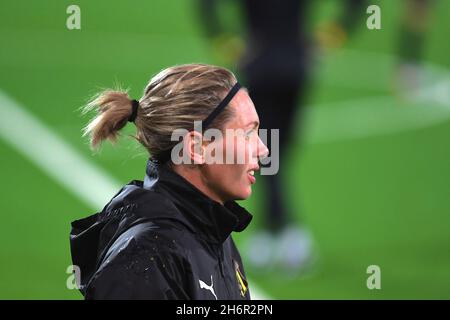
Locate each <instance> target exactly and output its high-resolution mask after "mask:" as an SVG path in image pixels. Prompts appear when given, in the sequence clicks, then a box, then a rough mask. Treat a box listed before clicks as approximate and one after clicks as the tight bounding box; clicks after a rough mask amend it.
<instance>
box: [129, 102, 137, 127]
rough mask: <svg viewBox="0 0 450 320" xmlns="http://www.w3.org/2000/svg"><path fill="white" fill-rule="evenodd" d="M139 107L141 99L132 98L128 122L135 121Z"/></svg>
mask: <svg viewBox="0 0 450 320" xmlns="http://www.w3.org/2000/svg"><path fill="white" fill-rule="evenodd" d="M138 107H139V101H137V100H131V115H130V117H129V118H128V122H134V120H136V116H137V110H138Z"/></svg>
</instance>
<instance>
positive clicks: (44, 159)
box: [0, 90, 271, 300]
mask: <svg viewBox="0 0 450 320" xmlns="http://www.w3.org/2000/svg"><path fill="white" fill-rule="evenodd" d="M0 136H1V137H2V139H3V140H4V141H6V142H7V143H9V144H10V145H11V146H12V147H13V148H14V149H15V150H16V151H17V152H19V153H20V154H22V155H23V156H24V157H26V158H27V159H29V160H30V161H31V162H32V163H34V164H35V165H36V166H37V167H38V168H39V169H41V170H42V171H43V172H45V173H46V174H47V175H49V176H50V177H51V178H53V179H54V180H55V181H57V182H58V183H60V184H61V185H62V186H63V187H64V188H66V190H68V191H69V192H71V193H72V194H74V195H75V196H76V197H77V198H79V199H80V200H81V201H83V202H84V203H85V204H87V205H88V206H90V207H92V208H93V210H99V209H100V210H101V208H103V206H104V205H105V204H106V203H107V201H109V200H110V198H111V197H112V196H113V195H114V194H115V193H116V192H117V191H118V190H119V189H120V187H121V185H120V184H119V183H118V182H117V181H116V180H115V179H114V178H113V177H111V176H110V175H109V174H108V173H107V172H106V171H104V170H102V169H101V168H99V167H97V166H95V165H94V164H92V162H90V161H89V160H87V159H86V158H85V157H84V156H83V155H82V154H81V153H79V152H78V151H77V150H76V149H74V148H73V147H71V146H70V145H69V144H68V143H66V142H65V141H64V140H63V139H62V138H60V137H59V136H58V134H57V133H56V132H54V131H52V130H51V129H50V128H49V127H48V126H46V125H45V124H44V123H42V122H41V121H40V120H39V119H37V118H36V117H35V116H34V115H32V114H31V113H30V112H28V111H27V110H26V109H25V108H24V107H22V106H21V105H20V104H19V103H18V102H16V101H14V100H13V99H12V98H10V97H9V96H7V95H6V94H5V93H4V92H3V91H1V90H0ZM250 283H251V284H252V285H251V294H252V297H253V298H254V299H261V300H265V299H271V298H270V296H269V295H268V294H267V293H265V292H264V291H262V290H261V289H259V288H258V287H257V286H256V285H255V284H254V282H252V281H250Z"/></svg>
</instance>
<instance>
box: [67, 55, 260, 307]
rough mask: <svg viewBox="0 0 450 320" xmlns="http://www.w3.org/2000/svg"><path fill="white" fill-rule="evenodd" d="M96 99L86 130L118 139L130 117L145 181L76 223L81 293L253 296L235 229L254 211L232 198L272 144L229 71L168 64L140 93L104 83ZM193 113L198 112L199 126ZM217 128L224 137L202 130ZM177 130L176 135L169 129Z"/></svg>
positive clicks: (95, 142)
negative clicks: (142, 153) (145, 157)
mask: <svg viewBox="0 0 450 320" xmlns="http://www.w3.org/2000/svg"><path fill="white" fill-rule="evenodd" d="M92 108H98V115H97V116H96V118H94V119H93V120H92V121H91V122H90V123H89V124H88V125H87V127H86V128H85V134H89V135H90V136H91V143H92V146H93V147H94V148H97V147H98V146H99V145H100V144H101V142H102V141H104V140H106V139H109V140H112V141H115V140H116V138H117V135H118V132H119V130H120V129H121V128H123V127H124V126H125V125H126V123H127V121H130V122H134V124H135V125H136V129H137V135H136V139H137V140H138V141H139V142H140V143H141V144H142V145H143V146H144V147H145V148H146V149H147V151H148V152H149V154H150V155H151V158H150V159H149V161H148V163H147V168H146V176H145V179H144V181H138V180H133V181H131V182H130V183H129V184H127V185H126V186H124V187H123V188H122V189H121V190H120V191H119V192H118V193H117V194H116V195H115V196H114V197H113V199H112V200H111V201H110V202H109V203H108V204H107V205H106V206H105V207H104V208H103V210H102V211H101V212H98V213H96V214H94V215H92V216H90V217H87V218H84V219H81V220H77V221H74V222H72V231H71V251H72V260H73V263H74V265H76V266H78V267H79V268H80V272H81V274H80V276H81V277H80V284H79V287H80V291H81V292H82V293H83V295H84V297H85V298H86V299H250V292H249V288H248V284H247V281H246V279H245V273H244V268H243V266H242V261H241V258H240V255H239V252H238V250H237V248H236V246H235V244H234V242H233V239H232V238H231V232H232V231H238V232H239V231H242V230H244V229H245V228H246V226H247V225H248V223H249V222H250V220H251V217H252V216H251V215H250V214H249V213H248V212H247V211H246V210H245V209H244V208H242V207H240V206H239V205H238V204H237V203H236V202H235V201H234V200H238V199H246V198H248V197H249V196H250V194H251V185H252V184H253V183H254V182H255V177H254V172H255V171H256V170H258V169H259V167H258V160H259V159H260V158H261V157H264V156H266V155H267V154H268V150H267V148H266V146H265V145H264V144H263V143H262V141H261V140H260V138H259V136H258V126H259V119H258V115H257V113H256V111H255V107H254V105H253V103H252V101H251V99H250V97H249V95H248V93H247V91H246V90H245V89H242V88H240V86H239V84H238V83H237V80H236V78H235V76H234V75H233V74H232V73H231V72H230V71H228V70H226V69H224V68H220V67H215V66H210V65H203V64H188V65H181V66H175V67H170V68H167V69H165V70H163V71H161V72H160V73H159V74H157V75H156V76H155V77H153V78H152V79H151V81H150V83H149V84H148V85H147V87H146V89H145V91H144V95H143V97H142V98H141V99H140V100H139V101H136V100H131V99H130V98H129V97H128V95H127V94H126V93H124V92H117V91H106V92H103V93H101V94H100V95H99V96H98V97H97V98H96V99H95V100H93V101H92V102H91V103H90V104H89V105H88V107H87V109H88V110H90V109H92ZM196 121H203V122H202V128H201V129H200V130H199V129H198V128H197V127H195V126H194V123H195V122H196ZM213 128H215V129H218V130H219V133H222V136H215V137H214V139H209V140H211V141H208V140H207V139H204V136H205V135H206V131H205V130H209V129H213ZM180 129H181V130H184V131H182V132H185V134H184V135H183V136H182V138H183V139H182V141H181V143H180V144H179V141H178V140H176V141H174V139H173V133H174V132H176V131H177V130H178V131H179V130H180ZM242 134H243V135H242ZM230 141H231V142H232V143H229V142H230ZM180 145H181V146H182V148H181V152H173V150H175V148H176V147H177V146H180ZM230 146H231V147H230ZM208 151H210V152H209V153H208ZM240 156H241V157H242V156H244V157H243V159H244V160H245V161H240V162H239V161H237V160H238V158H239V157H240ZM181 158H182V159H184V160H186V159H187V160H189V161H181V162H180V161H179V160H180V159H181ZM229 159H231V160H233V161H231V163H230V161H225V160H229ZM241 159H242V158H241ZM211 160H214V161H211Z"/></svg>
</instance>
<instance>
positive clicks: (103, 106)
mask: <svg viewBox="0 0 450 320" xmlns="http://www.w3.org/2000/svg"><path fill="white" fill-rule="evenodd" d="M236 82H237V80H236V77H235V76H234V74H233V73H232V72H230V71H229V70H227V69H225V68H221V67H217V66H212V65H207V64H185V65H178V66H173V67H169V68H167V69H164V70H162V71H161V72H159V73H158V74H157V75H156V76H154V77H153V78H152V79H151V80H150V82H149V83H148V84H147V87H146V88H145V90H144V95H143V96H142V97H141V99H140V100H139V107H138V110H137V116H136V118H135V121H134V123H135V125H136V129H137V133H136V136H135V138H136V139H137V140H138V141H139V142H140V143H141V144H142V145H143V146H144V147H145V148H146V149H147V151H148V152H149V153H150V155H152V156H155V157H157V156H158V155H160V154H161V153H162V152H164V151H167V150H170V149H171V148H172V147H173V146H174V145H175V144H177V143H178V141H171V136H172V132H173V131H174V130H176V129H186V130H188V131H191V130H193V129H194V121H200V120H204V119H205V118H206V117H207V116H208V115H209V114H210V113H211V112H212V111H213V110H214V108H215V107H216V106H217V105H218V104H219V103H220V101H221V100H222V99H223V98H224V97H225V95H226V94H227V92H228V91H229V90H230V89H231V88H232V87H233V85H234V84H235V83H236ZM92 109H96V110H97V115H96V117H94V119H92V120H91V121H90V122H89V123H88V124H87V126H86V127H85V128H84V129H83V130H84V134H83V136H85V135H89V136H90V138H91V147H92V148H93V149H98V147H99V146H100V145H101V143H102V142H103V141H104V140H110V141H111V142H113V143H114V142H116V140H117V137H118V135H119V131H120V130H121V129H122V128H123V127H124V126H125V125H126V124H127V122H128V119H129V117H130V116H131V113H132V99H131V98H130V97H129V96H128V94H127V92H126V91H122V90H116V91H115V90H105V91H103V92H101V93H100V94H98V95H97V96H96V97H95V98H94V99H93V100H92V101H90V102H89V103H88V104H87V106H86V107H85V109H84V111H83V112H84V113H85V112H88V111H90V110H92ZM232 116H233V112H232V109H231V108H225V109H224V110H223V112H221V113H220V114H219V116H218V117H217V118H216V119H215V120H214V121H213V122H212V124H211V126H210V127H214V128H218V129H223V126H224V124H225V123H226V122H227V121H228V120H229V119H230V118H231V117H232Z"/></svg>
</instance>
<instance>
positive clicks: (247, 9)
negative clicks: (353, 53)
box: [200, 0, 365, 272]
mask: <svg viewBox="0 0 450 320" xmlns="http://www.w3.org/2000/svg"><path fill="white" fill-rule="evenodd" d="M224 2H227V1H217V0H202V1H200V4H201V6H200V12H201V13H202V14H201V17H202V20H203V23H204V25H205V26H206V32H207V35H208V36H209V37H211V38H213V43H214V45H218V46H219V47H220V48H222V49H223V50H226V51H228V52H227V53H226V54H225V57H226V58H227V60H231V59H229V58H230V57H236V59H237V56H238V54H237V53H238V52H240V51H242V47H241V42H240V41H238V40H237V39H236V38H233V37H232V36H230V35H229V34H228V32H227V31H226V28H223V27H222V26H221V25H220V24H221V23H220V22H221V19H220V15H219V14H218V12H219V7H220V6H221V5H222V6H223V5H224ZM227 3H229V2H227ZM237 3H239V4H241V6H242V9H243V10H242V15H243V21H244V26H243V27H244V28H245V32H246V40H247V41H246V42H247V45H246V47H245V53H244V54H243V55H242V56H241V59H240V61H239V69H240V72H241V73H242V74H241V75H240V78H241V79H244V81H243V82H244V84H245V86H246V87H247V88H248V89H249V93H250V96H251V97H252V100H253V102H254V104H255V106H256V108H257V110H258V113H259V116H260V122H261V125H260V128H265V129H279V150H280V170H279V172H278V174H276V175H267V176H265V178H264V180H265V182H266V183H265V187H266V188H265V189H266V190H265V191H266V192H265V193H266V197H264V199H267V202H268V203H267V205H266V206H265V208H267V209H266V212H265V213H266V215H265V221H264V222H265V223H264V226H265V228H264V229H263V230H260V231H259V232H257V233H256V234H254V235H253V236H252V238H251V239H250V240H249V242H248V244H247V248H248V249H247V258H248V259H249V262H250V263H251V264H252V265H253V266H255V267H260V268H262V269H265V270H267V267H268V266H271V265H273V264H274V263H275V264H277V265H280V266H282V267H284V268H285V269H288V270H291V271H295V272H297V271H301V270H302V269H304V268H306V266H308V265H310V262H311V261H312V259H311V258H312V256H313V250H312V248H313V241H312V237H311V234H310V232H309V231H308V229H307V228H306V226H305V224H304V223H302V221H294V217H296V218H297V219H299V217H300V214H298V213H296V214H295V215H294V214H293V212H292V208H290V207H288V206H287V203H288V202H287V201H286V199H285V198H286V192H285V191H284V185H285V184H284V182H283V181H282V180H281V179H282V178H283V157H284V156H285V155H286V154H287V151H288V148H289V146H290V145H291V143H292V138H294V137H295V139H296V141H300V140H299V139H298V137H299V136H301V129H302V127H303V126H302V125H301V122H302V121H303V119H302V118H303V116H302V110H303V106H304V101H305V99H306V97H307V92H308V84H309V75H310V72H311V67H312V59H311V57H310V52H311V50H310V49H311V47H312V46H311V41H310V40H309V39H308V31H307V24H308V19H307V17H308V11H309V10H308V9H309V6H310V4H312V2H311V1H299V0H284V1H273V0H242V1H239V2H237ZM362 3H363V1H360V0H352V1H347V2H346V8H344V9H345V10H343V16H342V17H343V19H341V20H338V22H336V23H334V24H333V25H334V26H339V30H342V31H341V32H340V33H339V34H338V37H334V38H342V35H343V32H344V31H343V30H345V29H346V28H349V27H353V26H354V24H355V23H354V20H355V18H356V17H361V16H363V14H364V13H365V10H364V9H363V8H361V9H360V10H359V8H358V7H361V6H362ZM221 9H223V7H222V8H221ZM340 21H343V22H344V23H345V25H342V26H341V24H340V23H339V22H340ZM234 27H235V26H234ZM336 29H337V28H336V27H334V29H331V30H325V31H324V32H328V33H330V31H331V32H333V31H334V30H336ZM324 32H322V34H324ZM226 34H228V35H226ZM224 35H226V36H224ZM324 39H325V41H321V42H324V44H325V45H329V44H327V43H326V39H333V35H332V36H331V37H328V38H327V37H324ZM319 40H320V39H319ZM227 44H228V45H227ZM330 46H335V44H334V45H330ZM230 62H231V61H230ZM298 120H300V121H301V122H300V123H299V122H295V121H298ZM294 124H296V127H295V128H294ZM299 124H300V125H299ZM268 137H270V135H269V134H268ZM270 140H271V139H270V138H269V139H268V141H267V146H268V148H269V150H272V148H271V147H272V146H271V143H272V141H270Z"/></svg>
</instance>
